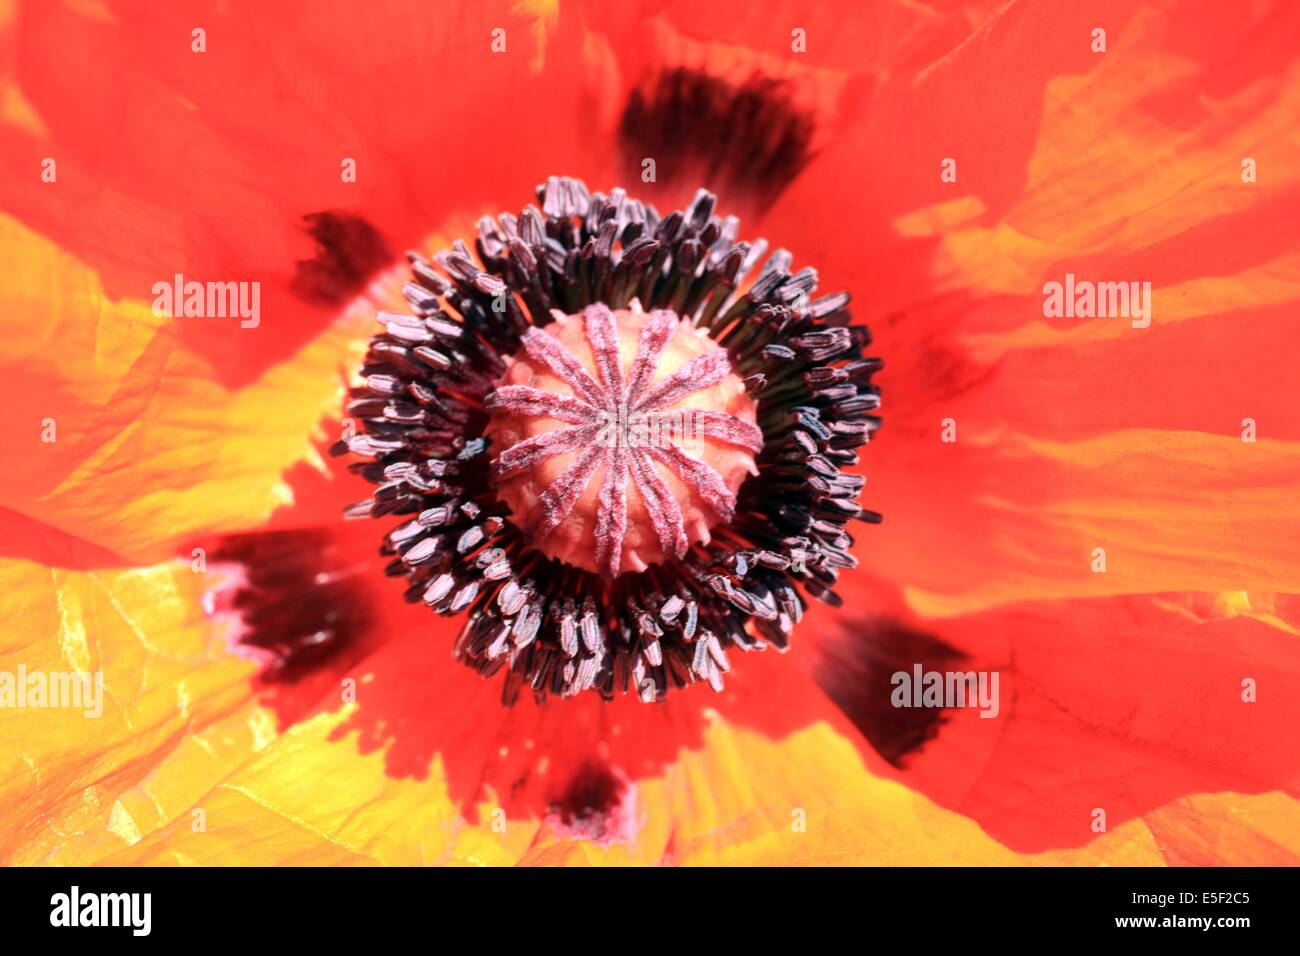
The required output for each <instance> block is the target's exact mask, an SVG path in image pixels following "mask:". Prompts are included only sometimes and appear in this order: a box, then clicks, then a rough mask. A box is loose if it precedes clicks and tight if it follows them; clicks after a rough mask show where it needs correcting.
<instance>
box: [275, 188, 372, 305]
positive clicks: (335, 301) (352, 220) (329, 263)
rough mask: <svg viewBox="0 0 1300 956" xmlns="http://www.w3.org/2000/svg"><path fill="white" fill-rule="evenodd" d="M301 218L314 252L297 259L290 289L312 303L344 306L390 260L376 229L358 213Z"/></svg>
mask: <svg viewBox="0 0 1300 956" xmlns="http://www.w3.org/2000/svg"><path fill="white" fill-rule="evenodd" d="M303 221H304V222H306V223H307V234H308V235H310V236H311V237H312V238H313V239H315V240H316V255H315V256H314V257H312V258H311V259H301V260H299V261H298V264H297V268H296V271H295V274H294V277H293V292H294V294H295V295H297V296H298V297H299V298H301V299H304V300H305V301H307V302H310V303H312V304H313V305H324V306H340V305H343V304H344V303H346V302H347V301H348V300H350V299H352V298H354V297H355V296H356V295H357V294H358V293H359V292H361V290H362V289H364V288H365V287H366V284H367V283H368V282H369V281H370V279H371V278H372V277H373V276H374V275H375V274H376V273H377V272H379V271H380V270H381V269H383V268H384V267H385V266H387V265H388V264H389V263H391V262H392V261H393V255H392V253H391V252H390V251H389V249H388V244H387V243H386V242H384V237H383V236H381V235H380V234H379V230H377V229H376V228H375V227H374V226H372V225H371V224H370V223H369V222H367V221H366V220H365V219H362V218H361V217H360V216H357V215H354V214H352V213H348V212H328V211H327V212H312V213H308V214H307V215H305V216H303Z"/></svg>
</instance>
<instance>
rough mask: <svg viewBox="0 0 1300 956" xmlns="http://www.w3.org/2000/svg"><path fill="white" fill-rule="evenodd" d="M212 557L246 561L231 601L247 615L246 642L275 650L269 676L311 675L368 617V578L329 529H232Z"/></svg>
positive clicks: (278, 678) (275, 679) (364, 626)
mask: <svg viewBox="0 0 1300 956" xmlns="http://www.w3.org/2000/svg"><path fill="white" fill-rule="evenodd" d="M209 560H211V561H215V562H233V563H237V564H239V565H240V566H241V567H242V568H243V572H244V578H245V580H244V581H243V582H242V583H241V585H240V587H239V589H238V590H237V591H236V592H235V595H234V598H233V601H232V602H231V605H230V609H231V610H233V611H235V612H237V613H238V614H239V616H240V617H241V618H242V620H243V622H244V631H243V633H242V634H241V635H240V643H241V644H244V645H247V646H250V647H257V648H261V649H263V650H266V651H270V652H271V653H272V654H273V655H274V661H273V663H272V664H271V665H270V666H269V667H268V669H267V670H266V671H265V672H264V673H263V674H262V678H263V679H264V680H267V681H271V682H293V681H296V680H298V679H300V678H302V677H304V676H306V675H307V674H308V673H310V672H312V671H313V670H314V669H315V668H317V667H318V666H320V665H322V664H325V663H327V662H328V661H330V660H332V659H334V658H335V657H336V656H337V655H338V654H339V652H340V651H342V650H343V649H344V648H346V647H349V646H350V645H352V644H353V643H355V642H356V641H357V640H358V639H359V637H360V636H361V635H362V634H363V633H364V632H365V630H366V629H367V627H368V626H369V625H370V622H371V614H370V611H369V603H370V602H369V600H368V597H367V595H366V593H365V590H364V585H363V580H364V579H363V577H362V575H361V574H359V573H357V571H356V569H355V568H353V567H350V566H349V559H348V557H347V555H346V554H345V552H344V550H343V549H342V548H341V547H340V546H339V545H338V544H337V543H336V542H335V540H334V538H333V536H332V535H331V534H330V533H329V532H328V531H327V530H325V529H302V530H299V529H295V530H291V531H263V532H256V533H252V534H243V535H233V536H231V537H228V538H225V539H223V540H222V542H221V544H220V545H219V546H218V548H217V549H216V550H215V551H214V553H213V554H212V556H211V557H210V559H209Z"/></svg>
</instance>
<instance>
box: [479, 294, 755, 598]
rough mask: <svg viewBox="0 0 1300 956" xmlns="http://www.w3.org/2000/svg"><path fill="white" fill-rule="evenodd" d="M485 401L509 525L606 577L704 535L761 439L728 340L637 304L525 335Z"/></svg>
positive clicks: (726, 512) (592, 310)
mask: <svg viewBox="0 0 1300 956" xmlns="http://www.w3.org/2000/svg"><path fill="white" fill-rule="evenodd" d="M486 404H487V408H488V410H489V413H490V416H491V418H490V420H489V423H488V427H487V430H486V435H487V437H488V438H489V440H490V441H491V442H492V447H493V450H494V452H495V454H496V457H495V458H494V459H493V463H492V475H493V481H494V484H495V488H496V492H497V495H498V497H499V498H500V499H501V500H502V501H503V502H504V503H505V504H506V505H507V506H508V507H509V508H510V511H511V516H512V521H514V522H515V524H516V525H518V526H519V528H520V529H521V530H522V531H523V532H524V534H525V535H526V536H527V538H528V540H529V541H530V543H531V544H532V545H533V546H534V547H536V548H537V549H538V550H539V551H541V552H542V553H543V554H546V555H547V556H549V557H552V558H556V559H558V560H560V561H563V562H565V563H566V564H571V565H574V566H576V567H580V568H583V569H585V570H588V571H595V572H598V573H600V574H604V575H606V576H610V577H614V576H617V575H618V574H621V573H624V572H627V571H643V570H645V569H646V568H647V567H648V566H650V565H652V564H658V563H662V562H664V561H667V560H669V559H672V558H681V557H683V556H684V555H685V554H686V551H687V549H688V548H689V547H690V546H691V545H693V544H708V542H709V540H710V537H709V529H710V528H711V527H713V526H714V525H715V524H717V523H718V522H728V521H730V520H731V519H732V517H733V516H734V514H735V508H736V492H737V490H738V489H739V487H740V485H741V483H742V482H743V481H744V480H745V478H746V477H747V476H749V475H753V474H757V471H758V469H757V467H756V466H755V463H754V456H755V455H756V454H757V453H758V452H759V451H761V450H762V447H763V434H762V432H761V431H760V430H759V428H758V426H757V425H756V424H755V421H756V417H755V412H756V403H755V402H754V400H753V399H752V398H751V397H750V396H749V395H747V394H746V392H745V386H744V383H743V381H742V380H741V378H740V377H739V376H738V375H736V374H735V373H734V372H733V371H732V368H731V363H730V361H729V359H728V357H727V351H726V349H724V348H722V347H721V346H719V345H718V344H717V343H716V342H714V341H713V339H711V338H710V337H709V336H708V335H707V334H706V333H705V332H703V331H701V330H699V329H696V328H695V327H694V325H693V324H692V323H691V322H690V321H689V320H687V321H683V320H682V319H680V318H679V317H678V316H677V315H676V313H674V312H672V311H670V310H668V309H659V310H655V311H653V312H649V313H647V312H644V311H642V309H641V306H640V303H639V302H637V301H636V300H633V302H632V303H631V307H630V308H627V309H614V310H611V309H609V308H608V307H606V306H604V305H602V304H596V305H591V306H588V307H587V308H586V309H584V310H583V312H582V313H581V314H579V315H565V314H563V313H558V312H557V313H555V321H554V322H553V323H551V324H550V325H548V326H547V327H546V328H544V329H542V328H532V329H530V330H528V332H527V333H526V334H525V335H524V336H523V347H522V349H521V350H520V351H519V353H518V354H517V355H516V356H515V357H514V358H513V359H511V360H510V361H509V362H508V363H507V366H506V371H505V373H504V374H503V375H502V376H501V377H500V379H499V380H498V382H497V388H496V389H495V390H494V391H493V392H492V393H491V394H490V395H489V396H488V399H487V403H486Z"/></svg>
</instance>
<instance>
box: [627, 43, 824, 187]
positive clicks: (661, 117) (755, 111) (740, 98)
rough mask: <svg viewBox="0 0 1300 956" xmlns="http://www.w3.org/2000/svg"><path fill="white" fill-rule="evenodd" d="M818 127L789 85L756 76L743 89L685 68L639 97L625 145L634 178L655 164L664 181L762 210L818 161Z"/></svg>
mask: <svg viewBox="0 0 1300 956" xmlns="http://www.w3.org/2000/svg"><path fill="white" fill-rule="evenodd" d="M814 127H815V123H814V121H813V117H812V116H811V114H809V113H808V112H806V111H804V110H801V109H800V108H799V107H798V106H796V105H795V103H794V100H793V98H792V97H791V96H790V93H789V90H788V86H787V84H786V83H784V82H782V81H779V80H774V79H772V78H771V77H766V76H763V75H761V74H755V75H754V76H752V77H751V78H750V79H749V80H747V81H746V82H744V83H743V84H741V85H739V86H736V85H732V84H730V83H727V82H726V81H725V80H721V79H718V78H716V77H712V76H709V75H708V74H706V73H703V72H700V71H698V70H693V69H687V68H681V67H679V68H677V69H673V70H668V71H665V72H663V73H660V74H659V75H658V76H657V78H656V79H655V80H654V81H652V82H651V83H650V84H649V85H648V87H647V88H645V89H637V90H634V91H633V92H632V94H631V95H630V96H629V97H628V101H627V105H626V106H625V107H624V108H623V117H622V121H621V123H620V126H619V139H620V145H621V147H622V152H623V156H624V162H625V163H627V164H628V169H629V176H631V177H632V178H634V179H635V178H638V177H639V175H640V171H641V162H642V160H643V159H646V158H651V159H654V160H655V171H656V175H657V176H658V178H659V181H661V182H671V181H673V180H684V179H687V178H690V179H694V180H699V183H702V184H704V185H707V186H708V187H709V188H710V189H713V190H714V191H715V192H718V193H722V194H724V195H729V196H730V195H735V194H741V195H747V196H749V197H751V198H752V199H753V200H754V202H755V204H756V206H757V207H758V209H759V210H760V211H761V210H763V209H765V208H767V207H768V206H770V205H771V204H772V203H773V202H774V201H775V200H776V198H777V197H778V196H779V195H780V194H781V192H782V191H783V190H784V189H785V188H786V186H788V185H789V184H790V182H791V180H793V179H794V177H795V176H796V175H798V173H799V172H800V170H802V169H803V168H804V167H805V166H807V165H808V163H809V161H810V160H811V159H812V157H813V154H812V151H811V144H812V138H813V130H814Z"/></svg>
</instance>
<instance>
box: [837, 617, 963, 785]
mask: <svg viewBox="0 0 1300 956" xmlns="http://www.w3.org/2000/svg"><path fill="white" fill-rule="evenodd" d="M823 651H824V656H823V658H822V660H821V661H820V662H819V663H818V665H817V666H816V668H815V669H814V672H813V677H814V678H815V679H816V681H817V683H818V684H819V685H820V686H821V688H822V689H823V690H824V691H826V693H827V695H828V696H829V697H830V698H831V700H832V701H834V702H835V705H836V706H837V707H839V708H840V710H842V711H843V712H844V714H845V716H847V717H848V718H849V720H851V721H852V722H853V724H854V726H856V727H857V728H858V730H860V731H861V732H862V735H863V736H864V737H866V738H867V740H868V742H869V743H870V744H871V746H873V747H874V748H875V749H876V751H877V752H878V753H879V754H880V755H881V756H882V757H884V758H885V759H886V760H887V761H889V763H890V764H891V765H893V766H895V767H898V768H900V769H901V768H902V767H903V766H904V765H905V764H906V762H907V759H908V757H909V756H911V755H913V754H915V753H917V752H918V751H919V750H920V749H921V748H922V747H924V746H925V744H926V743H927V742H928V741H930V740H933V739H934V738H935V737H937V736H938V734H939V729H940V728H941V727H942V726H943V724H944V722H945V721H946V720H947V711H946V710H945V709H943V708H937V707H936V708H930V707H894V706H893V704H892V703H890V696H891V694H892V693H893V691H894V685H893V683H892V681H891V678H892V677H893V675H894V674H896V673H897V672H899V671H906V672H908V673H911V672H912V668H913V666H914V665H916V664H920V665H921V666H922V668H923V669H924V670H926V671H948V670H962V669H965V668H964V664H965V662H966V661H967V658H966V656H965V655H964V654H962V653H961V652H960V651H958V650H957V649H956V648H954V647H952V646H951V645H948V644H945V643H944V642H943V641H941V640H939V639H938V638H937V637H934V636H933V635H930V634H925V633H922V632H919V631H914V630H912V629H910V628H908V627H906V626H905V625H903V624H902V623H900V622H898V621H893V620H888V619H869V620H865V621H862V622H858V623H856V624H855V625H854V626H853V627H852V628H846V629H845V632H844V633H843V635H841V637H840V638H839V639H838V640H834V641H829V642H826V645H825V646H824V647H823Z"/></svg>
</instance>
